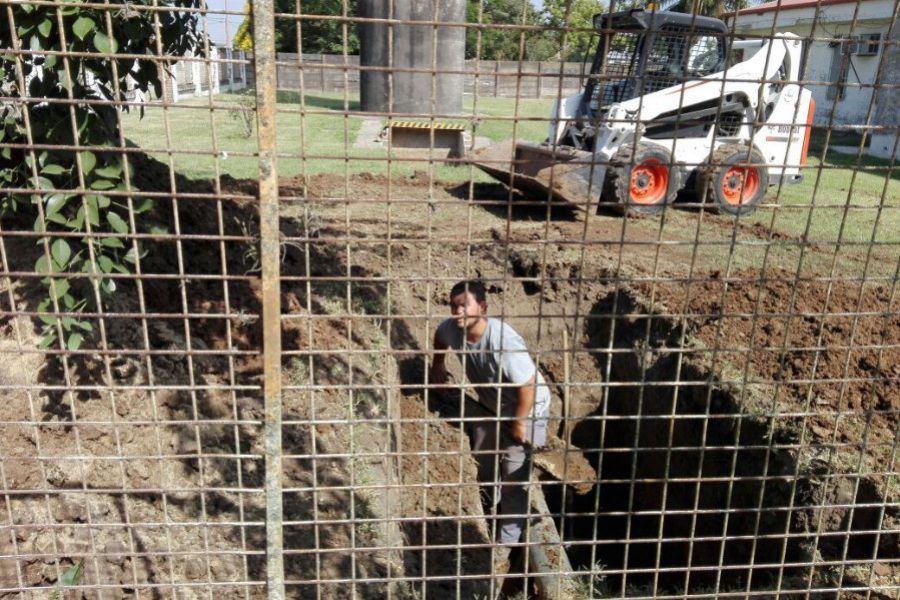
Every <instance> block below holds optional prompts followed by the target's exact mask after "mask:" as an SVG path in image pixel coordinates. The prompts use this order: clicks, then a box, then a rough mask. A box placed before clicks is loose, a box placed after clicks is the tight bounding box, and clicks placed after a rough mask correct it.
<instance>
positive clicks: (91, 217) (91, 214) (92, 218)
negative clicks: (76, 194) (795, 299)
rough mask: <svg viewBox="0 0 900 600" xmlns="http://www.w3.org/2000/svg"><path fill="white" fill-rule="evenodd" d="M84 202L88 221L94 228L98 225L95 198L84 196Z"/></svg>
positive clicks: (98, 212) (98, 218)
mask: <svg viewBox="0 0 900 600" xmlns="http://www.w3.org/2000/svg"><path fill="white" fill-rule="evenodd" d="M84 200H85V203H86V204H87V207H88V221H89V222H90V224H91V225H93V226H94V227H96V226H97V225H99V224H100V211H99V210H98V209H97V197H96V196H85V197H84Z"/></svg>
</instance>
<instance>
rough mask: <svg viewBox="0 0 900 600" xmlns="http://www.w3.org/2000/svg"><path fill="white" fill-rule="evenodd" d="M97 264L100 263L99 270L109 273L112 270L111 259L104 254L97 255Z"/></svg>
mask: <svg viewBox="0 0 900 600" xmlns="http://www.w3.org/2000/svg"><path fill="white" fill-rule="evenodd" d="M97 264H98V265H100V270H101V271H103V272H104V273H109V272H110V271H112V270H113V261H112V259H111V258H110V257H108V256H106V255H104V254H101V255H100V256H98V257H97Z"/></svg>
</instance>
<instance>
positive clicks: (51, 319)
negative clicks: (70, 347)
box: [37, 298, 57, 325]
mask: <svg viewBox="0 0 900 600" xmlns="http://www.w3.org/2000/svg"><path fill="white" fill-rule="evenodd" d="M37 309H38V312H42V313H50V312H53V306H51V305H50V298H44V300H43V301H42V302H41V303H40V304H38V307H37ZM38 318H39V319H40V320H41V321H42V322H43V323H44V324H46V325H56V321H57V318H56V317H55V316H52V315H41V316H40V317H38Z"/></svg>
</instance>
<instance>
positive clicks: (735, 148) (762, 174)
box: [697, 144, 769, 216]
mask: <svg viewBox="0 0 900 600" xmlns="http://www.w3.org/2000/svg"><path fill="white" fill-rule="evenodd" d="M739 165H747V168H748V169H752V170H754V171H755V174H754V175H753V177H755V180H756V185H755V189H753V191H752V193H750V196H749V197H748V198H746V199H743V200H742V201H740V203H738V204H735V203H734V201H732V202H729V201H728V199H727V198H726V194H725V191H724V190H725V188H726V187H729V188H731V189H732V193H735V192H737V193H738V195H743V194H744V193H745V191H744V186H745V184H744V183H743V177H737V178H735V177H731V182H730V183H727V182H726V181H725V178H726V175H727V174H728V172H729V170H730V169H732V168H733V167H736V166H739ZM744 176H747V177H748V179H747V180H748V181H749V176H748V173H747V172H746V171H745V172H744ZM768 187H769V170H768V168H767V167H766V159H765V157H764V156H763V155H762V154H761V153H760V152H759V150H757V149H756V148H748V147H747V146H746V145H744V144H725V145H723V146H720V147H719V148H717V149H716V151H715V152H713V155H712V159H711V160H710V162H709V164H707V165H704V166H702V167H701V168H699V169H698V170H697V201H698V202H702V203H703V208H705V209H706V210H711V211H713V212H716V213H719V214H727V215H732V216H738V215H749V214H750V213H752V212H753V211H754V210H756V207H757V206H759V204H760V203H761V202H762V201H763V198H765V197H766V190H767V189H768Z"/></svg>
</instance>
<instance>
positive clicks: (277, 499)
mask: <svg viewBox="0 0 900 600" xmlns="http://www.w3.org/2000/svg"><path fill="white" fill-rule="evenodd" d="M253 30H254V31H253V59H254V68H255V74H256V119H257V138H258V143H259V243H260V257H261V261H262V305H263V306H262V320H263V323H262V325H263V375H264V383H263V399H264V404H265V407H264V408H265V420H264V424H263V427H264V432H265V455H266V478H265V482H266V595H267V598H268V600H282V599H283V598H284V556H283V551H284V539H283V531H282V523H283V511H282V498H281V450H282V449H281V298H280V287H281V282H280V273H279V269H280V263H279V247H280V246H279V237H280V236H279V224H278V170H277V168H276V166H277V164H276V160H277V158H276V148H275V108H276V103H275V102H276V97H275V90H276V73H275V15H274V9H273V1H272V0H255V1H254V2H253Z"/></svg>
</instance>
